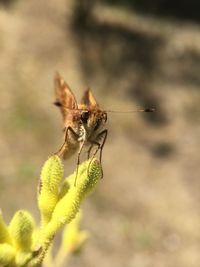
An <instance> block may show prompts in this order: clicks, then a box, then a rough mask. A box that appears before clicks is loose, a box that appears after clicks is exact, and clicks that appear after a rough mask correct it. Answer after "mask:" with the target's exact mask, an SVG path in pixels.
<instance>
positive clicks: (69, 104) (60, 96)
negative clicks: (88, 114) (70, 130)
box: [54, 73, 78, 119]
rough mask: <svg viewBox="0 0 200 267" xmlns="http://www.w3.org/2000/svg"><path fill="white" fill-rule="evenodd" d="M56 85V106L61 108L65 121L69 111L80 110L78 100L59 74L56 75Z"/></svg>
mask: <svg viewBox="0 0 200 267" xmlns="http://www.w3.org/2000/svg"><path fill="white" fill-rule="evenodd" d="M54 83H55V95H56V101H55V103H54V104H55V105H56V106H58V107H60V110H61V113H62V115H63V119H65V118H66V116H67V113H68V111H69V110H74V109H77V108H78V105H77V102H76V98H75V96H74V94H73V93H72V90H71V89H70V87H69V86H68V84H67V83H66V82H65V81H64V79H63V78H62V77H61V76H60V74H59V73H56V75H55V79H54Z"/></svg>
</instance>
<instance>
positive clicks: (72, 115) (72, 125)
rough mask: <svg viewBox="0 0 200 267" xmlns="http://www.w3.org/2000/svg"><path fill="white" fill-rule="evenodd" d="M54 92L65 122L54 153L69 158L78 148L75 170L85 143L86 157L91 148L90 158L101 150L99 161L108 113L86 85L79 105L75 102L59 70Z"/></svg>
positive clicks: (56, 103)
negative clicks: (60, 143) (58, 147)
mask: <svg viewBox="0 0 200 267" xmlns="http://www.w3.org/2000/svg"><path fill="white" fill-rule="evenodd" d="M55 94H56V102H55V103H54V104H55V105H56V106H58V107H59V108H60V110H61V113H62V116H63V121H64V143H63V144H62V146H61V147H60V149H59V150H58V152H57V153H56V154H57V155H59V156H63V157H64V158H69V157H70V156H72V155H73V154H74V153H75V152H77V151H78V158H77V173H78V166H79V164H80V154H81V151H82V149H83V147H84V146H88V158H90V154H91V150H92V148H93V147H96V149H95V151H94V152H93V155H92V158H93V157H94V156H95V155H96V154H97V152H98V151H100V162H101V160H102V150H103V146H104V144H105V141H106V138H107V133H108V131H107V129H106V128H105V123H106V121H107V113H106V111H104V110H102V109H101V108H100V107H99V105H98V103H97V101H96V99H95V97H94V96H93V94H92V92H91V90H90V89H89V88H88V89H87V90H86V91H85V93H84V95H83V97H82V100H81V102H80V104H77V101H76V98H75V96H74V94H73V93H72V90H71V89H70V87H69V86H68V85H67V83H66V82H65V81H64V80H63V78H62V77H61V76H60V75H59V74H58V73H56V75H55ZM76 176H77V175H76ZM75 185H76V179H75Z"/></svg>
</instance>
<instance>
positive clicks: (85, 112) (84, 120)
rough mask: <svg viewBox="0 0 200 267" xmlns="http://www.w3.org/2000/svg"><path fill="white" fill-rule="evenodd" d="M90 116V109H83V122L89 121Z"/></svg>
mask: <svg viewBox="0 0 200 267" xmlns="http://www.w3.org/2000/svg"><path fill="white" fill-rule="evenodd" d="M88 118H89V111H83V112H82V113H81V121H82V122H83V123H87V121H88Z"/></svg>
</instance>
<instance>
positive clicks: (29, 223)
mask: <svg viewBox="0 0 200 267" xmlns="http://www.w3.org/2000/svg"><path fill="white" fill-rule="evenodd" d="M33 230H34V220H33V217H32V216H31V214H30V213H29V212H27V211H24V210H19V211H17V212H16V213H15V215H14V216H13V218H12V220H11V222H10V225H9V231H10V234H11V236H12V239H13V245H14V246H15V248H16V250H17V251H30V250H31V245H32V233H33Z"/></svg>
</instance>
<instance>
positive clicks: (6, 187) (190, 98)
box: [0, 0, 200, 267]
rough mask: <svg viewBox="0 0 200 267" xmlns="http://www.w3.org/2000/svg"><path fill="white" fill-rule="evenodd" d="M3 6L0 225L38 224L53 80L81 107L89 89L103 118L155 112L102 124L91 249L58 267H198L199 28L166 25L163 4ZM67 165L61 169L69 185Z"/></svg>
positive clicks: (52, 117) (90, 212) (53, 114)
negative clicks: (16, 216)
mask: <svg viewBox="0 0 200 267" xmlns="http://www.w3.org/2000/svg"><path fill="white" fill-rule="evenodd" d="M0 2H1V3H0V100H1V101H0V111H1V115H0V160H1V169H0V207H1V208H2V210H3V213H4V215H5V217H6V220H7V221H9V220H10V218H11V217H12V215H13V213H14V212H15V211H16V210H18V209H21V208H23V209H29V210H31V211H32V212H33V213H34V214H35V216H36V218H39V214H38V211H37V204H36V186H37V182H38V177H39V174H40V168H41V166H42V164H43V162H44V161H45V160H46V159H47V157H48V155H50V154H51V153H53V152H55V151H56V150H57V149H58V147H59V145H60V144H61V142H62V132H61V128H62V121H61V116H60V114H59V112H58V110H56V108H55V107H54V106H53V105H52V102H53V101H54V95H53V76H54V73H55V71H56V70H58V71H59V72H60V73H61V74H62V75H63V76H64V77H65V79H66V81H67V82H68V83H69V85H70V86H71V87H72V88H73V89H74V92H75V94H76V96H77V97H80V96H81V94H82V91H83V89H84V88H85V87H86V86H87V85H90V87H91V88H92V90H93V92H94V94H95V95H96V97H97V98H98V100H99V103H101V105H102V107H104V108H105V109H113V110H129V109H134V108H135V107H150V106H155V107H156V113H154V114H151V113H145V114H140V113H133V114H114V113H113V114H112V113H110V114H109V121H108V129H109V136H108V140H107V143H106V146H105V149H104V155H103V166H104V176H105V177H104V179H103V180H102V181H101V183H100V185H99V187H98V189H97V191H96V192H95V194H93V196H91V197H90V199H88V201H87V203H85V204H84V205H83V208H84V214H85V216H84V221H83V227H84V228H85V229H87V230H89V231H90V232H91V237H90V240H89V241H88V243H87V245H86V247H85V249H84V251H83V253H82V254H80V255H78V256H76V257H73V258H71V260H70V263H69V264H68V265H65V266H71V267H72V266H76V267H78V266H88V267H93V266H95V267H100V266H104V267H108V266H109V267H110V266H115V267H174V266H176V267H198V266H200V204H199V203H200V193H199V192H200V180H199V178H200V177H199V173H200V154H199V147H200V105H199V103H200V75H199V73H200V34H199V32H200V25H199V24H198V21H199V18H198V17H195V15H194V19H192V17H191V16H188V17H187V16H186V15H184V14H185V13H184V14H183V15H184V16H180V14H181V12H180V9H179V8H177V10H178V11H179V12H178V13H177V16H176V12H171V11H170V9H169V10H168V11H169V12H163V13H162V11H163V9H162V3H163V5H164V4H166V2H167V1H160V3H161V4H160V5H157V6H156V7H157V9H155V8H149V7H148V8H147V10H146V11H148V12H145V7H144V8H143V9H141V6H139V7H138V6H137V5H136V8H137V9H134V7H133V6H130V5H128V4H127V3H129V2H130V1H125V2H126V4H127V5H123V4H122V2H123V1H118V5H113V2H115V1H110V2H111V3H110V4H108V3H106V1H104V3H103V4H102V2H103V1H72V0H59V1H53V0H48V1H47V0H45V1H34V0H29V1H22V0H21V1H20V0H19V1H0ZM133 2H134V1H133ZM135 2H136V3H139V1H135ZM153 2H154V4H156V2H157V3H158V2H159V1H153ZM168 2H169V1H168ZM178 2H179V1H177V3H178ZM183 2H185V1H183ZM193 2H194V1H193ZM92 3H93V4H92ZM142 3H143V4H144V3H145V1H142ZM111 4H112V5H111ZM164 7H165V6H164ZM180 7H181V3H180ZM137 10H139V11H137ZM159 10H160V11H159ZM164 10H165V11H166V9H164ZM158 11H159V12H158ZM186 11H187V10H186ZM193 11H196V9H195V7H194V8H193ZM170 12H171V13H170ZM170 14H172V16H170ZM194 14H197V12H194ZM75 162H76V158H75V157H74V158H73V159H71V160H70V161H69V162H66V163H65V169H66V174H67V173H70V171H72V170H73V169H74V168H75Z"/></svg>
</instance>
